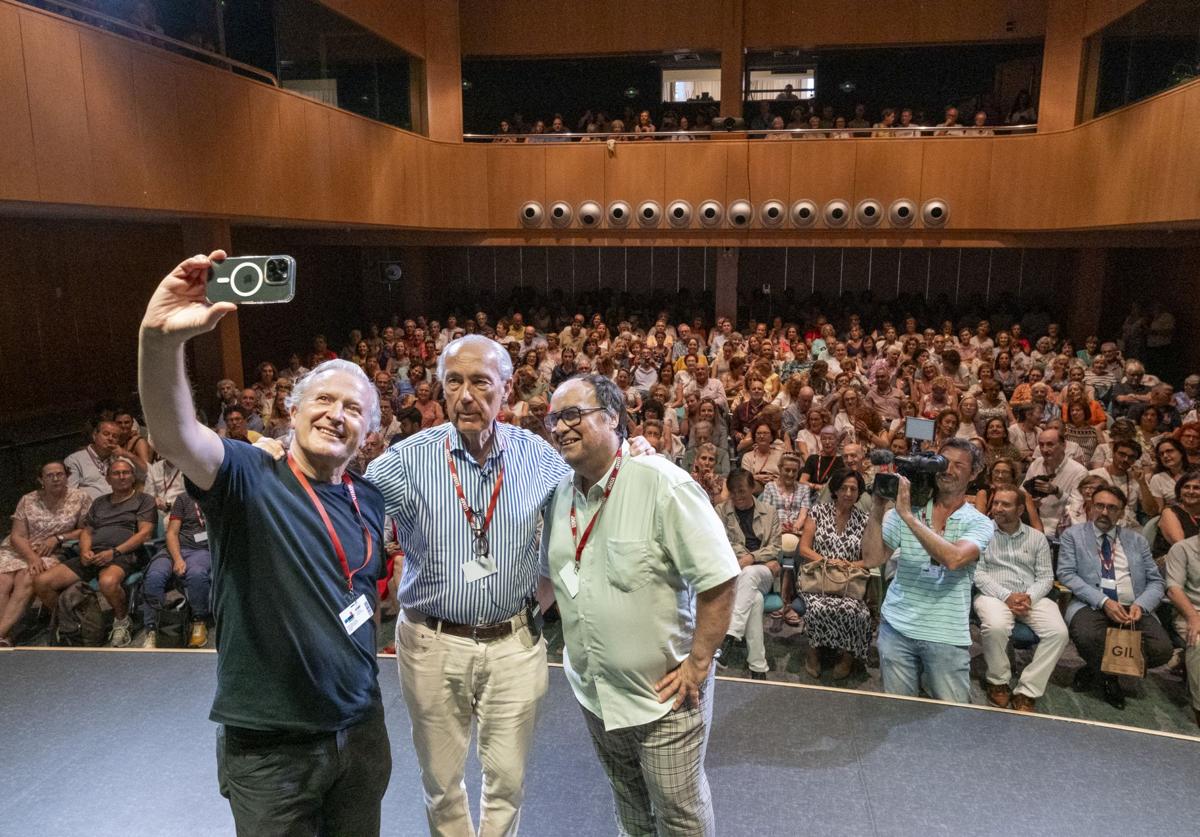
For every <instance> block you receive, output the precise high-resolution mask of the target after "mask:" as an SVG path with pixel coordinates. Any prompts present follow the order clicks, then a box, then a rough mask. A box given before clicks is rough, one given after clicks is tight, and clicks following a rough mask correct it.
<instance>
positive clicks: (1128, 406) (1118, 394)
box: [1112, 360, 1153, 418]
mask: <svg viewBox="0 0 1200 837" xmlns="http://www.w3.org/2000/svg"><path fill="white" fill-rule="evenodd" d="M1145 377H1146V367H1144V366H1142V364H1141V362H1140V361H1136V360H1130V361H1127V362H1126V363H1125V377H1124V378H1122V379H1121V380H1120V382H1119V383H1116V384H1113V388H1112V413H1113V417H1114V418H1121V417H1123V416H1128V415H1131V414H1132V413H1133V412H1134V410H1135V408H1139V407H1142V406H1144V405H1146V404H1149V403H1150V390H1151V389H1153V387H1152V386H1151V385H1150V384H1148V383H1145Z"/></svg>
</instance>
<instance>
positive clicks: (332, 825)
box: [217, 706, 392, 837]
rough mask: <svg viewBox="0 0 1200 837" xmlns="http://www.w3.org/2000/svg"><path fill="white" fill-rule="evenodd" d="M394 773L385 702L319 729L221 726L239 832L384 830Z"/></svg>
mask: <svg viewBox="0 0 1200 837" xmlns="http://www.w3.org/2000/svg"><path fill="white" fill-rule="evenodd" d="M391 775H392V748H391V743H390V742H389V741H388V734H387V727H386V726H385V725H384V723H383V707H381V706H378V707H375V709H373V710H372V712H371V714H370V716H368V717H367V718H366V719H365V720H363V721H361V722H359V723H357V724H355V725H354V726H351V727H347V728H345V729H342V730H338V731H337V732H329V733H320V734H317V735H295V734H286V733H271V734H263V733H258V732H254V731H247V730H239V729H237V728H234V727H223V726H222V727H218V728H217V781H218V782H219V784H220V790H221V795H222V796H224V797H225V798H226V799H228V800H229V806H230V808H232V809H233V820H234V823H235V824H236V825H237V833H238V837H301V836H302V835H303V837H318V835H319V837H378V834H379V809H380V803H381V802H382V800H383V794H384V791H386V790H387V786H388V780H389V779H390V778H391Z"/></svg>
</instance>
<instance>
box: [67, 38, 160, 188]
mask: <svg viewBox="0 0 1200 837" xmlns="http://www.w3.org/2000/svg"><path fill="white" fill-rule="evenodd" d="M79 40H80V48H81V55H82V62H83V84H84V95H85V97H86V101H87V121H88V141H89V142H90V144H91V159H92V173H93V177H94V178H95V184H96V198H97V200H101V201H104V202H108V203H113V204H116V205H118V206H142V205H143V203H144V200H143V198H144V196H143V194H142V178H141V174H140V167H141V164H142V144H141V138H140V136H139V134H138V113H137V102H136V100H135V99H134V95H133V62H132V59H131V58H130V55H129V50H128V48H126V46H125V45H124V44H123V43H122V42H121V41H120V40H119V39H117V38H113V37H111V36H109V35H105V34H102V33H99V32H92V31H88V30H81V31H80V33H79Z"/></svg>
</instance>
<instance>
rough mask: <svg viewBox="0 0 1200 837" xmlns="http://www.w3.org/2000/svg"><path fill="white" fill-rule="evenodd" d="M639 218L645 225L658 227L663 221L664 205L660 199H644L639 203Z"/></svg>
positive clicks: (640, 222)
mask: <svg viewBox="0 0 1200 837" xmlns="http://www.w3.org/2000/svg"><path fill="white" fill-rule="evenodd" d="M637 220H638V223H639V224H641V225H642V226H643V227H657V226H658V225H659V222H661V221H662V207H661V206H659V205H658V201H642V202H641V203H640V204H638V208H637Z"/></svg>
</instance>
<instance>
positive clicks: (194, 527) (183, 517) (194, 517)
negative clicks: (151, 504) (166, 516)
mask: <svg viewBox="0 0 1200 837" xmlns="http://www.w3.org/2000/svg"><path fill="white" fill-rule="evenodd" d="M202 514H203V513H202V512H200V507H199V505H198V504H197V503H196V501H195V500H194V499H192V498H191V497H189V496H188V495H187V494H180V495H179V496H178V497H176V498H175V501H174V502H173V503H171V515H170V517H171V519H172V520H178V521H179V545H180V546H181V547H183V548H184V549H208V539H207V538H204V539H203V540H202V541H197V540H196V536H197V535H199V534H200V533H201V532H204V531H205V524H206V522H207V521H205V520H204V519H203V518H202V516H201V515H202Z"/></svg>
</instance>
